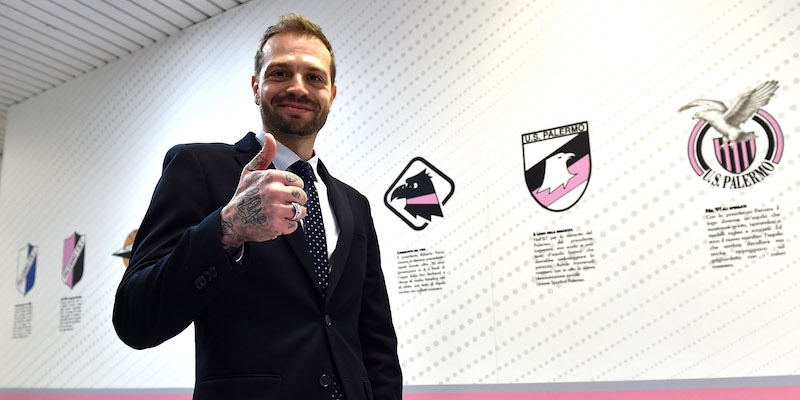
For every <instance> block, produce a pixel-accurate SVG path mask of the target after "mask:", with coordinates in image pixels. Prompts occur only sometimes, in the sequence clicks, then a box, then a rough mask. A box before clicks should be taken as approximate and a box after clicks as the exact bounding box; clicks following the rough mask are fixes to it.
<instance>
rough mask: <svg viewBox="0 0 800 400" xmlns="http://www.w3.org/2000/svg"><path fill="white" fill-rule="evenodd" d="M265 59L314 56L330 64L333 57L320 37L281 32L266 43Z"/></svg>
mask: <svg viewBox="0 0 800 400" xmlns="http://www.w3.org/2000/svg"><path fill="white" fill-rule="evenodd" d="M263 51H264V57H265V58H266V57H274V56H275V55H282V54H299V55H302V54H306V55H313V56H315V57H317V58H319V59H320V61H322V62H323V63H326V64H327V63H330V61H331V55H330V52H329V51H328V48H327V47H325V43H323V42H322V40H320V39H319V38H318V37H316V36H313V35H309V34H305V33H297V32H281V33H278V34H275V35H273V36H272V37H270V38H269V39H268V40H267V42H266V43H264V49H263Z"/></svg>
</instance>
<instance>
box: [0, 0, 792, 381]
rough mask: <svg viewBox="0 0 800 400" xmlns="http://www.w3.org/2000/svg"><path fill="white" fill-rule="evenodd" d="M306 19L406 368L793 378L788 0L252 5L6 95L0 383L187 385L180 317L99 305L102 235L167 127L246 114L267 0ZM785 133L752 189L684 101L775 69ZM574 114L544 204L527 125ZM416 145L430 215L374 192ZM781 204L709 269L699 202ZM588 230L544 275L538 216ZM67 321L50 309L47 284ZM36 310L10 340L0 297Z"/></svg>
mask: <svg viewBox="0 0 800 400" xmlns="http://www.w3.org/2000/svg"><path fill="white" fill-rule="evenodd" d="M288 12H299V13H301V14H304V15H306V16H308V17H309V18H311V19H312V20H314V21H316V22H317V23H319V24H320V25H321V26H322V27H323V29H324V31H325V32H326V34H327V36H328V37H329V38H330V39H331V41H332V43H333V46H334V50H335V52H336V56H337V61H338V64H337V66H338V72H337V84H338V87H339V95H338V97H337V99H336V101H335V103H334V108H333V113H332V115H331V117H330V118H329V120H328V124H327V125H326V127H325V128H324V129H323V132H322V133H321V135H320V139H319V141H318V146H317V149H318V151H319V153H320V154H321V155H322V157H323V158H324V159H325V161H326V165H329V166H330V168H331V170H332V172H333V174H334V175H336V176H338V177H339V178H341V179H342V180H344V181H346V182H348V183H351V184H352V185H353V186H354V187H356V188H358V189H360V190H361V191H362V192H363V193H364V194H365V195H367V196H368V197H369V199H370V201H371V203H372V207H373V214H374V218H375V222H376V225H377V229H378V233H379V235H380V237H381V249H382V252H383V261H384V269H385V272H386V275H387V285H388V286H389V289H390V292H391V296H392V305H393V309H394V315H395V324H396V328H397V330H398V335H399V339H400V353H401V354H400V355H401V360H402V363H403V368H404V379H405V381H406V383H407V384H412V385H428V384H470V383H518V382H554V381H555V382H572V381H594V380H600V381H602V380H637V379H674V378H705V377H747V376H768V375H800V366H798V364H797V362H796V360H797V359H798V357H800V354H799V353H798V349H799V348H800V347H798V345H797V340H796V338H797V337H798V334H800V297H798V296H797V293H798V289H800V271H799V270H798V265H797V261H798V250H796V246H793V244H794V243H796V242H797V234H798V232H800V228H798V227H799V226H800V224H799V223H798V222H799V221H798V213H797V211H798V204H800V203H799V202H798V192H797V185H798V178H797V176H798V175H797V166H796V164H795V162H796V161H795V160H796V158H797V150H796V149H797V141H796V139H795V138H796V137H797V135H798V133H800V118H798V113H797V102H798V101H797V99H798V98H800V73H798V71H800V68H798V63H800V58H798V52H799V51H800V45H798V40H797V35H798V33H800V32H798V31H800V26H798V25H797V21H798V20H800V9H799V6H798V4H797V3H795V2H793V1H778V0H773V1H766V2H747V1H738V2H727V1H703V2H698V1H655V2H639V1H556V0H550V1H548V0H543V1H535V2H527V1H516V0H514V1H511V0H510V1H477V0H470V1H466V0H465V1H458V0H456V1H454V0H448V1H442V2H425V1H415V0H409V1H397V2H370V1H366V0H350V1H347V0H340V1H328V2H314V1H296V2H292V4H291V5H288V4H272V2H266V1H265V2H254V3H253V4H250V3H248V4H246V5H244V6H242V7H240V8H238V9H235V10H233V11H232V12H228V13H226V14H224V15H222V16H219V17H216V18H212V19H210V20H209V21H206V22H203V23H201V24H199V25H198V26H196V27H193V28H191V29H188V30H187V31H185V32H183V33H182V34H180V35H177V36H176V37H173V38H170V39H168V40H165V41H164V42H162V43H159V44H157V45H154V46H152V47H150V48H146V49H144V50H142V51H140V52H138V53H135V54H132V55H130V56H128V57H126V58H123V59H122V60H120V61H119V62H116V63H113V64H111V65H108V66H107V67H105V68H102V69H100V70H97V71H95V72H92V73H89V74H87V75H85V76H82V77H80V78H78V79H76V80H74V81H72V82H69V83H67V84H65V85H64V86H62V87H59V88H57V89H54V90H51V91H48V92H47V93H44V94H42V95H39V96H36V97H34V98H32V99H30V100H28V101H25V102H24V103H21V104H18V105H16V106H14V107H12V108H11V109H10V110H9V113H8V121H7V129H6V142H5V151H4V152H3V160H2V175H0V184H2V186H1V187H0V226H2V227H3V229H2V230H0V277H1V278H2V279H0V282H6V283H5V284H4V285H5V288H4V290H0V360H2V361H1V362H0V387H14V388H27V387H34V388H134V387H191V386H192V385H193V381H194V370H193V364H194V354H193V342H192V332H191V331H187V332H184V334H182V335H181V336H179V337H177V338H175V339H173V340H170V341H168V342H167V343H165V344H163V345H161V346H159V347H158V348H155V349H151V350H147V351H134V350H132V349H129V348H127V347H125V346H124V345H123V344H122V343H121V342H120V341H119V340H118V339H117V337H116V335H115V333H114V331H113V327H112V325H111V310H112V305H113V298H114V292H115V290H116V286H117V284H118V282H119V279H120V278H121V276H122V273H123V268H124V267H123V266H122V263H121V260H120V259H119V258H117V257H114V256H112V255H111V254H112V252H113V251H115V250H117V249H118V248H120V247H121V246H122V242H123V240H124V238H125V236H126V235H127V234H128V232H129V231H131V230H132V229H134V228H136V227H137V226H138V224H139V222H140V220H141V218H142V217H143V215H144V212H145V210H146V207H147V205H148V203H149V200H150V196H151V193H152V190H153V188H154V185H155V183H156V181H157V179H158V177H159V175H160V169H161V162H162V159H163V156H164V154H165V152H166V151H167V149H168V148H170V147H171V146H173V145H174V144H177V143H185V142H205V141H221V142H228V143H233V142H235V141H237V140H238V139H239V138H240V137H241V136H243V135H244V133H246V132H247V131H248V130H256V129H258V128H259V126H260V121H259V117H258V112H257V109H256V107H255V106H254V105H253V104H252V101H251V91H250V87H249V83H250V75H251V73H252V72H251V71H252V57H253V54H254V51H255V46H256V44H257V41H258V39H259V37H260V35H261V33H262V32H263V30H264V29H265V28H266V27H267V26H268V25H270V24H272V23H273V22H274V21H275V20H276V17H277V16H278V15H280V14H284V13H288ZM770 79H775V80H778V81H779V82H780V84H781V88H780V89H779V91H778V93H777V94H776V95H775V97H774V98H773V99H772V101H771V102H770V104H769V105H768V106H766V107H765V109H767V110H768V111H769V112H770V113H771V114H772V115H773V116H775V117H776V119H777V120H778V121H779V123H780V124H781V126H782V127H783V130H784V134H785V140H786V151H785V153H784V160H783V161H782V162H781V163H780V165H779V166H778V168H777V169H776V171H775V172H774V174H773V176H771V177H770V178H769V179H767V180H765V181H764V182H763V183H760V184H759V185H756V186H754V187H753V188H748V189H742V190H722V189H714V188H711V187H710V186H709V185H708V184H706V183H705V182H703V181H702V179H699V178H698V177H697V176H696V175H694V174H693V172H692V170H691V168H690V167H689V162H688V159H687V154H686V146H687V141H688V136H689V133H690V132H691V129H692V127H693V126H694V123H695V121H692V120H691V118H690V116H691V114H690V113H683V114H678V113H677V109H678V108H679V107H680V106H682V105H684V104H686V103H687V102H689V101H691V100H693V99H696V98H712V99H718V100H722V101H725V102H729V101H731V100H732V99H733V98H734V97H735V96H736V95H738V94H739V93H742V92H744V91H745V90H749V89H751V88H754V87H755V86H757V85H758V84H760V83H762V82H764V81H766V80H770ZM581 121H589V127H590V141H591V149H592V160H593V170H592V178H591V181H590V182H589V186H588V190H587V192H586V194H585V195H584V197H583V198H582V199H581V201H580V202H579V203H578V204H577V205H576V206H575V207H573V208H572V209H570V210H569V211H567V212H563V213H553V212H549V211H546V210H544V209H543V208H541V207H540V206H539V205H538V204H537V203H536V202H535V201H534V199H533V198H532V197H531V195H530V193H528V191H527V188H526V186H525V181H524V178H523V174H522V165H523V164H522V151H521V146H520V136H521V135H522V134H524V133H527V132H532V131H536V130H541V129H546V128H551V127H557V126H561V125H566V124H570V123H574V122H581ZM415 156H422V157H424V158H425V159H427V160H428V161H430V162H432V163H433V164H434V165H436V166H437V167H438V168H439V169H441V170H442V171H443V172H445V173H446V174H448V175H449V176H450V177H451V178H453V180H454V181H455V183H456V192H455V195H454V196H453V198H452V200H451V201H450V202H449V203H448V204H447V206H446V207H445V209H444V213H445V218H444V219H435V220H434V221H433V222H434V223H432V224H431V226H429V227H428V228H426V229H425V230H423V231H419V232H417V231H413V230H411V229H409V228H408V227H407V226H406V225H405V224H404V223H403V222H402V221H400V220H399V219H398V218H397V217H396V216H395V215H394V214H392V213H391V212H390V211H389V210H388V209H387V208H386V207H385V206H383V200H382V199H383V195H384V193H385V192H386V190H387V189H388V188H389V186H390V184H391V183H392V182H393V181H394V179H395V178H396V177H397V175H399V174H400V172H401V170H402V169H403V167H405V165H406V164H407V163H408V162H409V161H410V160H411V158H413V157H415ZM739 204H747V205H750V206H751V207H758V206H767V205H780V206H781V207H782V210H784V212H783V217H784V219H785V224H784V229H785V233H786V234H787V241H788V244H789V246H788V247H789V251H788V254H787V255H786V256H784V257H781V258H779V259H770V260H762V261H760V262H758V263H756V264H755V265H748V266H742V267H737V268H734V269H726V270H712V269H711V268H709V266H708V254H707V250H706V248H707V246H706V245H705V244H704V240H706V237H705V235H706V231H705V225H704V219H703V217H704V210H705V209H706V208H710V207H715V206H723V205H739ZM565 228H574V229H583V230H587V229H591V230H593V231H594V234H595V237H596V239H597V245H596V248H597V252H598V254H600V255H601V263H600V265H599V266H598V268H597V270H595V271H593V272H592V273H591V274H587V275H586V278H587V281H586V282H584V283H583V284H578V285H569V286H564V287H561V288H550V289H542V288H540V287H537V286H536V285H535V276H534V271H533V265H532V259H533V250H532V234H533V233H534V232H541V231H546V230H555V229H565ZM76 231H77V232H78V233H80V234H85V235H86V237H87V248H86V249H87V250H86V266H85V273H84V277H83V280H82V281H81V282H80V283H78V284H77V285H76V286H75V288H73V289H72V290H70V289H69V288H68V287H67V286H65V285H64V284H62V283H61V282H60V276H59V273H60V269H61V267H60V265H61V251H62V249H61V246H62V244H63V240H64V239H65V238H67V237H68V236H69V235H71V234H72V233H73V232H76ZM28 242H31V243H33V244H35V245H37V246H39V252H40V253H39V254H40V256H39V267H38V271H37V278H36V284H35V286H34V288H33V290H32V291H31V292H30V293H28V295H27V296H24V297H23V296H22V295H21V294H19V293H18V292H16V291H15V290H14V286H13V282H14V279H15V270H16V260H17V251H18V249H20V248H22V247H23V246H24V245H25V244H26V243H28ZM420 247H426V248H430V249H436V250H441V251H445V252H446V254H447V256H446V257H447V260H446V261H447V269H448V283H447V287H446V288H445V290H442V291H438V292H430V293H422V294H418V295H408V294H403V295H401V294H398V293H397V290H396V284H397V282H396V275H395V268H396V265H395V262H396V261H395V260H396V252H397V251H401V250H404V249H413V248H420ZM69 296H82V298H83V307H84V314H83V320H82V321H81V322H80V324H78V325H77V326H76V329H75V330H74V331H72V332H59V331H58V318H59V299H60V298H62V297H69ZM27 302H31V303H32V304H33V309H34V319H33V332H32V334H31V335H30V337H28V338H25V339H13V340H12V339H10V338H11V332H10V331H11V327H12V322H13V309H14V305H15V304H21V303H27Z"/></svg>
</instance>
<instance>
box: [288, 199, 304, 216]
mask: <svg viewBox="0 0 800 400" xmlns="http://www.w3.org/2000/svg"><path fill="white" fill-rule="evenodd" d="M292 208H293V209H294V217H292V218H290V219H291V220H292V221H299V220H300V214H301V213H302V209H301V208H300V204H298V203H295V202H294V201H293V202H292Z"/></svg>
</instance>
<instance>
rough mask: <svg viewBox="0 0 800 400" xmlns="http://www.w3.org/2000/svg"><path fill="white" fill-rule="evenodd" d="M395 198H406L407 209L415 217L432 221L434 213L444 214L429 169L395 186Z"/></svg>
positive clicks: (437, 214) (441, 215)
mask: <svg viewBox="0 0 800 400" xmlns="http://www.w3.org/2000/svg"><path fill="white" fill-rule="evenodd" d="M394 199H406V206H405V210H406V211H408V213H409V214H411V215H413V216H415V217H422V218H424V219H426V220H428V221H430V220H431V216H433V215H436V216H439V217H443V216H444V215H443V214H442V206H441V205H440V204H439V198H438V197H437V196H436V189H434V187H433V182H432V181H431V176H430V175H429V174H428V171H427V170H423V171H422V172H420V173H418V174H416V175H414V176H412V177H409V178H408V179H406V184H405V185H401V186H398V187H397V188H395V189H394V191H393V192H392V200H394Z"/></svg>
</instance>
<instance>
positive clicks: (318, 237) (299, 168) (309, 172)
mask: <svg viewBox="0 0 800 400" xmlns="http://www.w3.org/2000/svg"><path fill="white" fill-rule="evenodd" d="M289 171H290V172H293V173H294V174H296V175H297V176H299V177H300V179H302V180H303V184H304V186H303V190H304V191H305V192H306V197H308V201H307V202H306V217H305V218H303V233H304V234H305V235H306V242H308V248H309V250H311V259H312V260H313V261H314V275H316V276H317V284H318V285H319V287H320V289H322V297H323V298H324V297H325V296H326V294H327V291H328V290H327V289H328V274H329V272H330V262H329V261H328V245H327V243H326V240H325V226H324V225H323V224H322V210H321V209H320V206H319V196H318V195H317V188H316V186H314V182H315V179H314V170H313V169H312V168H311V164H309V163H307V162H305V161H298V162H296V163H294V164H292V165H291V166H290V167H289ZM323 377H325V376H324V375H323ZM325 378H327V377H325ZM323 382H324V383H323ZM320 384H322V385H323V386H324V387H329V386H330V390H331V399H332V400H344V392H343V391H342V386H341V384H340V383H339V379H338V377H337V376H336V375H332V376H331V378H330V379H322V378H321V379H320Z"/></svg>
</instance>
